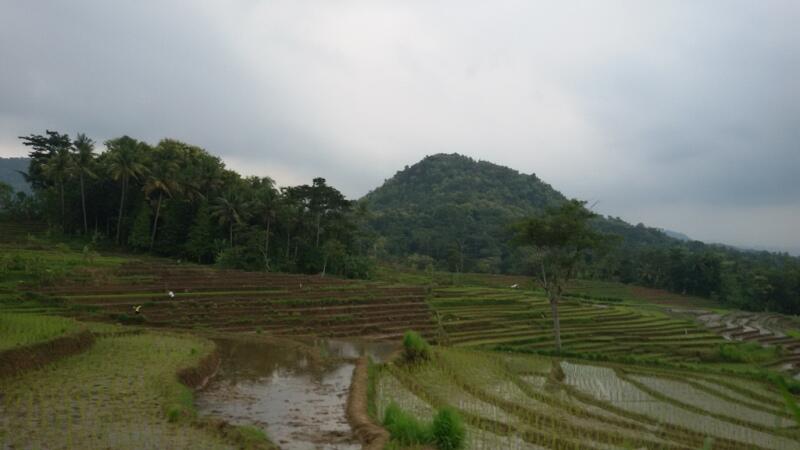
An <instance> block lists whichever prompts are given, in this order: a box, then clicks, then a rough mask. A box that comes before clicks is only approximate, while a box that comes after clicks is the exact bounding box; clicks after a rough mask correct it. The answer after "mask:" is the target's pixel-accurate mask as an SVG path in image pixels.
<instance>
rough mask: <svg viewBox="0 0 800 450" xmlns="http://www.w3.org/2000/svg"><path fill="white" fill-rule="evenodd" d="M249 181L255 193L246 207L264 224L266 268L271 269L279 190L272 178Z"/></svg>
mask: <svg viewBox="0 0 800 450" xmlns="http://www.w3.org/2000/svg"><path fill="white" fill-rule="evenodd" d="M249 181H250V184H251V186H252V187H253V189H254V193H253V194H254V195H253V199H252V200H251V201H250V202H249V203H248V204H247V205H246V207H247V208H248V209H249V210H250V211H251V212H252V213H253V215H254V216H255V217H257V218H258V219H259V220H260V222H261V223H262V224H263V225H264V269H265V270H269V237H270V227H271V225H272V221H273V220H274V219H275V214H276V213H277V208H278V205H277V202H278V191H277V190H276V189H275V182H274V181H273V180H272V178H269V177H264V178H254V179H250V180H249Z"/></svg>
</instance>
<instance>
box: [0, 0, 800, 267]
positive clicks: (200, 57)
mask: <svg viewBox="0 0 800 450" xmlns="http://www.w3.org/2000/svg"><path fill="white" fill-rule="evenodd" d="M798 23H800V2H798V1H797V0H785V1H782V0H759V1H752V0H746V1H739V0H717V1H703V0H692V1H689V0H674V1H664V0H649V1H641V0H613V1H611V0H608V1H603V0H586V1H563V0H562V1H555V0H554V1H549V2H543V1H531V0H524V1H503V0H498V1H492V2H487V1H472V0H452V1H436V0H425V1H422V0H419V1H417V0H396V1H380V0H365V1H349V0H336V1H331V0H319V1H309V0H285V1H284V0H282V1H277V0H275V1H273V0H229V1H225V2H219V1H210V0H192V1H189V0H186V1H175V0H159V1H150V0H138V1H114V2H109V1H107V0H95V1H85V0H70V1H68V2H67V1H48V0H39V1H35V2H32V1H28V0H4V1H2V2H0V156H21V155H24V154H25V152H26V148H25V147H23V146H22V145H21V144H20V142H19V140H18V139H17V136H20V135H26V134H30V133H42V132H43V131H44V130H45V129H54V130H59V131H62V132H67V133H70V134H75V133H77V132H85V133H87V134H88V135H89V136H90V137H93V138H94V139H95V140H96V141H98V142H103V141H104V140H106V139H109V138H112V137H117V136H121V135H123V134H128V135H130V136H133V137H136V138H138V139H141V140H145V141H148V142H151V143H156V142H157V141H158V140H160V139H161V138H164V137H171V138H175V139H181V140H184V141H186V142H189V143H192V144H195V145H199V146H201V147H204V148H205V149H207V150H208V151H209V152H211V153H213V154H217V155H219V156H221V157H222V158H223V160H224V161H225V162H226V163H227V165H228V166H229V167H231V168H233V169H235V170H237V171H239V172H240V173H242V174H245V175H262V176H271V177H272V178H274V179H276V180H277V182H278V183H279V184H280V185H293V184H300V183H308V182H310V180H311V179H312V178H313V177H316V176H323V177H325V178H326V179H327V180H328V182H329V183H330V184H332V185H334V186H336V187H337V188H339V189H340V190H341V191H342V192H344V193H345V194H346V195H347V196H349V197H351V198H357V197H360V196H362V195H363V194H365V193H367V192H368V191H369V190H371V189H374V188H376V187H377V186H379V185H380V184H381V183H382V182H383V181H384V180H385V179H388V178H390V177H391V176H392V175H394V173H395V172H396V171H398V170H401V169H402V168H403V167H404V166H405V165H410V164H413V163H415V162H417V161H419V160H420V159H422V158H423V157H425V156H426V155H430V154H434V153H440V152H445V153H454V152H455V153H461V154H465V155H468V156H471V157H473V158H475V159H480V160H487V161H492V162H495V163H498V164H502V165H506V166H509V167H512V168H514V169H517V170H519V171H520V172H524V173H536V174H537V175H538V176H539V177H540V178H541V179H543V180H545V181H546V182H548V183H550V184H551V185H553V186H554V187H555V188H556V189H558V190H560V191H562V192H563V193H564V194H565V195H568V196H570V197H577V198H581V199H586V200H589V201H590V203H595V202H596V206H595V210H596V211H597V212H600V213H603V214H608V215H612V216H619V217H622V218H623V219H625V220H627V221H629V222H631V223H634V224H635V223H638V222H643V223H645V224H647V225H650V226H656V227H662V228H667V229H670V230H676V231H680V232H683V233H686V234H688V235H689V236H691V237H692V238H695V239H699V240H703V241H706V242H724V243H727V244H731V245H737V246H743V247H749V248H766V249H772V250H781V251H789V252H792V253H795V254H800V231H798V230H800V180H799V179H798V174H800V26H797V24H798Z"/></svg>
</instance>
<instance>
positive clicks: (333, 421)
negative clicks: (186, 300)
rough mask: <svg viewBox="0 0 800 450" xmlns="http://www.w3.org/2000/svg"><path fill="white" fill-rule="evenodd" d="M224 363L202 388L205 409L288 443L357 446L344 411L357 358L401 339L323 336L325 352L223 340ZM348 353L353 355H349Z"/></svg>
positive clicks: (378, 356)
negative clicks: (317, 354) (311, 354)
mask: <svg viewBox="0 0 800 450" xmlns="http://www.w3.org/2000/svg"><path fill="white" fill-rule="evenodd" d="M217 345H218V346H219V350H220V353H221V355H222V366H221V367H220V371H219V373H218V374H217V376H216V377H215V378H214V379H213V380H212V382H211V383H210V384H209V385H208V386H207V387H206V388H205V389H203V390H202V391H200V392H198V393H197V400H196V403H197V407H198V410H199V411H200V414H202V415H211V416H215V417H218V418H222V419H225V420H227V421H229V422H231V423H233V424H236V425H252V426H256V427H258V428H261V429H263V430H264V431H266V433H267V434H268V435H269V437H270V439H271V440H272V441H273V442H275V443H276V444H278V445H280V447H281V448H283V449H289V450H291V449H298V450H300V449H303V450H305V449H342V450H348V449H359V448H361V445H360V443H359V442H358V440H357V439H356V438H355V436H353V434H352V432H351V430H350V425H349V424H348V423H347V419H346V417H345V407H346V403H347V393H348V390H349V389H350V380H351V378H352V375H353V367H354V365H353V363H352V361H351V359H352V358H356V357H358V356H361V355H363V354H366V355H369V356H371V357H372V358H373V360H376V361H381V360H383V359H384V358H386V357H387V356H388V355H389V353H391V352H392V351H393V350H394V349H395V348H396V344H395V343H387V342H367V341H357V340H318V341H314V342H313V345H315V346H317V347H318V348H319V349H320V353H322V354H323V356H327V357H326V358H323V359H320V358H315V357H309V355H308V353H307V352H303V351H301V350H299V349H293V348H287V347H286V346H281V345H277V344H275V343H270V342H259V341H253V340H233V339H226V340H219V341H217ZM348 359H350V361H348Z"/></svg>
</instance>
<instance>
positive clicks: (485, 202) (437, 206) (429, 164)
mask: <svg viewBox="0 0 800 450" xmlns="http://www.w3.org/2000/svg"><path fill="white" fill-rule="evenodd" d="M565 199H566V198H565V197H564V196H563V195H562V194H561V193H559V192H558V191H556V190H555V189H553V188H552V187H551V186H550V185H548V184H547V183H545V182H543V181H542V180H540V179H539V178H537V177H536V176H535V175H533V174H531V175H525V174H521V173H519V172H517V171H515V170H513V169H509V168H507V167H502V166H498V165H496V164H492V163H489V162H485V161H475V160H473V159H471V158H468V157H466V156H461V155H457V154H449V155H446V154H438V155H433V156H428V157H426V158H425V159H423V160H422V161H420V162H419V163H417V164H414V165H413V166H410V167H406V168H405V169H404V170H402V171H400V172H397V174H395V176H394V177H392V178H391V179H389V180H387V181H386V182H385V183H384V184H383V186H381V187H379V188H377V189H375V190H374V191H372V192H370V193H369V194H367V195H366V196H365V197H364V198H363V199H361V201H362V202H364V203H366V206H367V208H368V210H369V211H371V215H370V219H369V226H370V228H371V229H372V234H373V236H376V237H377V238H376V241H375V243H374V248H375V249H376V250H378V254H380V253H383V255H384V257H388V258H390V259H394V260H397V261H401V262H403V263H405V264H410V265H414V266H417V267H418V268H426V267H429V266H432V267H436V268H439V269H444V270H451V271H463V272H471V271H475V272H494V273H497V272H500V273H526V272H527V271H528V270H529V266H528V264H527V263H526V253H525V252H524V251H521V250H519V249H515V248H514V247H513V246H512V245H511V244H510V241H511V238H512V231H511V229H510V226H511V224H513V223H514V222H516V221H518V220H519V219H521V218H523V217H525V216H528V215H535V214H537V213H538V212H540V211H542V210H543V209H544V208H546V207H548V206H551V205H557V204H559V203H560V202H563V201H565ZM594 226H595V227H596V228H597V229H598V230H600V231H602V232H604V233H607V234H615V235H617V236H620V237H621V239H619V240H618V241H617V242H616V245H614V246H613V248H612V249H611V251H609V252H606V253H605V254H604V255H603V256H602V258H600V259H598V258H594V259H593V260H592V261H590V262H589V264H587V265H585V266H584V267H583V269H582V273H581V276H582V277H588V278H600V279H605V280H618V281H623V282H626V283H635V284H639V285H644V286H651V287H657V288H663V289H668V290H670V291H673V292H678V293H687V294H694V295H700V296H704V297H710V298H715V299H718V300H720V301H722V302H724V303H728V304H731V305H733V306H738V307H742V308H747V309H756V310H763V309H768V310H770V311H781V312H789V313H795V314H796V313H798V312H800V259H798V258H792V257H790V256H789V255H786V254H777V253H768V252H744V251H738V250H735V249H733V248H730V247H726V246H722V245H707V244H704V243H702V242H697V241H690V240H683V239H677V238H674V237H670V236H668V235H667V234H665V233H664V232H663V231H661V230H658V229H655V228H650V227H647V226H644V225H643V224H638V225H636V226H634V225H631V224H629V223H626V222H625V221H623V220H622V219H620V218H613V217H598V218H596V219H595V220H594Z"/></svg>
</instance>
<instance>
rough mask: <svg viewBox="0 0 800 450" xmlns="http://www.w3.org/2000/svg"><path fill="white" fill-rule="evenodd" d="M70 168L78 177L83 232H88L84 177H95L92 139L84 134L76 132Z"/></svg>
mask: <svg viewBox="0 0 800 450" xmlns="http://www.w3.org/2000/svg"><path fill="white" fill-rule="evenodd" d="M72 149H73V154H72V161H73V165H72V168H73V170H74V172H75V173H77V174H78V179H79V180H80V183H81V208H82V209H83V233H84V234H88V233H89V222H88V221H87V219H86V187H85V179H86V177H90V178H97V175H95V173H94V171H93V169H94V167H93V166H94V162H95V160H94V157H95V155H94V141H93V140H91V139H89V138H88V137H87V136H86V135H85V134H83V133H78V136H76V137H75V141H74V142H73V143H72Z"/></svg>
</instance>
